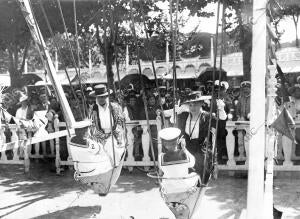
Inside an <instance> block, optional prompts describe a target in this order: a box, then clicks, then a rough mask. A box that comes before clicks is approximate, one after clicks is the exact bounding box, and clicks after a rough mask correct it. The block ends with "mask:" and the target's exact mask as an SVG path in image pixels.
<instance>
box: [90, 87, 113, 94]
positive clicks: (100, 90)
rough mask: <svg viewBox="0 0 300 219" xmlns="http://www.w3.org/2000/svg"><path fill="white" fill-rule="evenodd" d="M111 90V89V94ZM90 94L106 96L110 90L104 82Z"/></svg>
mask: <svg viewBox="0 0 300 219" xmlns="http://www.w3.org/2000/svg"><path fill="white" fill-rule="evenodd" d="M111 93H112V92H111V90H110V91H109V94H111ZM90 96H92V97H104V96H108V90H107V87H106V85H104V84H98V85H96V86H95V87H94V91H92V92H91V93H90Z"/></svg>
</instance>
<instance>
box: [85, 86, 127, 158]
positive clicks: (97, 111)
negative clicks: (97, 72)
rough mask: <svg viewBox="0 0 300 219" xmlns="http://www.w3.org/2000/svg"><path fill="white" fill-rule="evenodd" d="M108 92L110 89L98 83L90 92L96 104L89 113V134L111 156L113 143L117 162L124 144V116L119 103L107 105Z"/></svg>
mask: <svg viewBox="0 0 300 219" xmlns="http://www.w3.org/2000/svg"><path fill="white" fill-rule="evenodd" d="M108 92H111V91H108V90H107V88H106V86H105V85H103V84H99V85H96V86H95V87H94V91H92V92H91V93H90V96H92V97H96V106H95V107H94V109H93V111H92V113H91V118H92V123H93V125H92V127H91V129H90V136H91V138H92V139H94V140H96V141H97V142H100V143H101V144H103V145H104V148H106V150H107V151H108V153H109V154H110V155H111V156H112V155H113V149H112V145H114V147H115V155H116V162H119V161H120V160H121V157H122V155H123V152H124V150H123V149H124V146H125V141H124V133H125V132H124V117H123V113H122V108H121V106H120V105H119V104H117V103H111V104H110V105H111V106H109V99H108V96H109V93H108ZM112 141H114V143H112Z"/></svg>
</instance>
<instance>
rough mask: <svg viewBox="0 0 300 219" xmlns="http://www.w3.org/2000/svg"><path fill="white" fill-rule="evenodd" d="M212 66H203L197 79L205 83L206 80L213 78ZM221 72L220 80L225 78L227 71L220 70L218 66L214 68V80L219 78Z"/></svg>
mask: <svg viewBox="0 0 300 219" xmlns="http://www.w3.org/2000/svg"><path fill="white" fill-rule="evenodd" d="M213 70H214V68H213V67H207V68H205V69H204V70H203V71H202V72H201V73H200V75H199V77H198V80H199V81H200V82H202V83H205V82H206V81H208V80H213ZM220 74H221V81H226V80H227V72H226V71H224V70H223V69H222V70H221V71H220V69H219V68H216V70H215V80H218V79H219V75H220Z"/></svg>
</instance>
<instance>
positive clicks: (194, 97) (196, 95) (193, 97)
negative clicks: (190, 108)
mask: <svg viewBox="0 0 300 219" xmlns="http://www.w3.org/2000/svg"><path fill="white" fill-rule="evenodd" d="M210 99H211V96H208V95H207V96H206V95H201V91H195V92H192V93H191V94H189V95H188V96H187V100H186V101H185V102H184V103H193V102H200V101H205V100H210Z"/></svg>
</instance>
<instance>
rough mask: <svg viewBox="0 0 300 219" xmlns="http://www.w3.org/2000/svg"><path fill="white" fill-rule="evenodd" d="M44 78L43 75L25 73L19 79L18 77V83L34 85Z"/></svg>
mask: <svg viewBox="0 0 300 219" xmlns="http://www.w3.org/2000/svg"><path fill="white" fill-rule="evenodd" d="M42 80H43V79H42V78H41V77H39V76H38V75H36V74H32V73H29V74H23V75H22V76H21V77H20V78H19V79H17V83H16V84H18V85H20V87H21V86H27V85H34V84H35V83H36V82H38V81H42Z"/></svg>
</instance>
